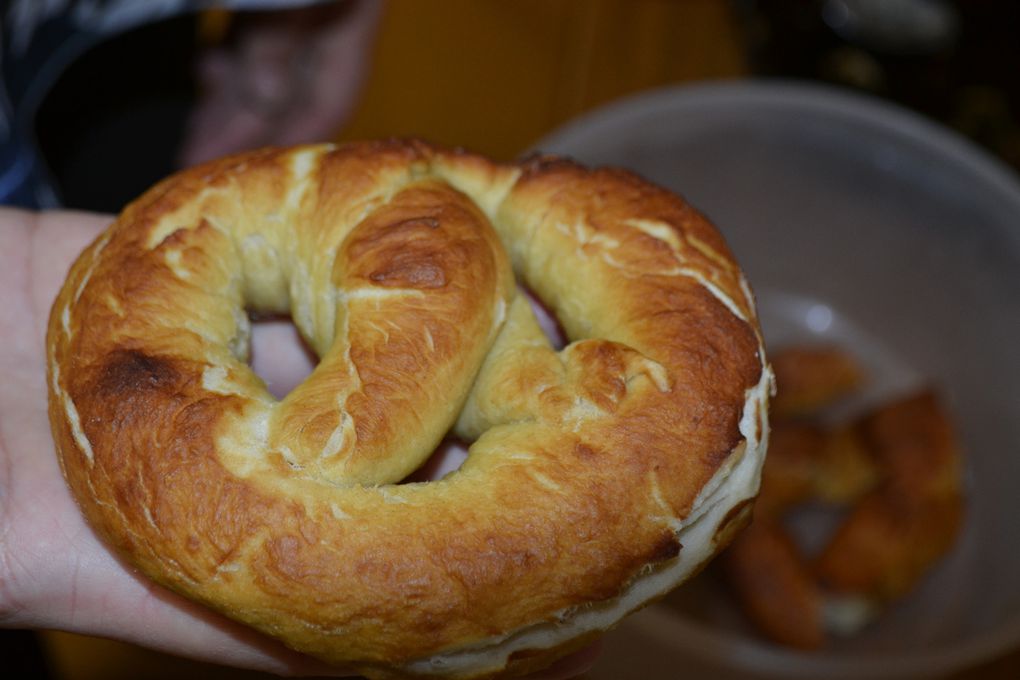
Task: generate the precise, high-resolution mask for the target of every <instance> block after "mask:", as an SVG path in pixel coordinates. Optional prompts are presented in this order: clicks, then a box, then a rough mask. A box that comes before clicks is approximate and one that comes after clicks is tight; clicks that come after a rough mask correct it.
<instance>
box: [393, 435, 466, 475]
mask: <svg viewBox="0 0 1020 680" xmlns="http://www.w3.org/2000/svg"><path fill="white" fill-rule="evenodd" d="M470 445H471V442H467V441H464V440H463V439H458V438H457V437H453V436H447V437H446V438H445V439H443V441H441V442H440V443H439V446H437V447H436V450H435V451H433V452H432V454H431V455H430V456H429V457H428V459H427V460H426V461H425V462H424V463H423V464H422V466H421V467H419V468H418V469H417V470H415V471H414V472H412V473H411V474H410V475H408V476H407V477H406V478H404V479H403V480H402V482H401V483H402V484H411V483H414V482H430V481H433V480H436V479H442V478H443V477H445V476H446V475H448V474H450V473H451V472H454V471H456V470H459V469H460V466H461V465H463V464H464V461H465V460H467V457H468V447H469V446H470Z"/></svg>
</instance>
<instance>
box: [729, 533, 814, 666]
mask: <svg viewBox="0 0 1020 680" xmlns="http://www.w3.org/2000/svg"><path fill="white" fill-rule="evenodd" d="M722 563H723V568H724V569H725V571H726V575H727V577H728V579H729V582H730V584H731V585H732V587H733V588H734V590H735V591H736V593H737V596H738V598H739V600H740V602H741V604H742V606H743V608H744V611H745V612H746V613H747V616H748V618H750V619H751V621H753V622H754V624H755V625H756V626H757V627H758V628H759V629H760V630H761V631H762V632H763V633H765V634H766V635H768V636H769V637H770V638H772V639H773V640H774V641H776V642H778V643H780V644H784V645H788V646H791V647H797V648H799V649H817V648H819V647H821V646H822V645H823V644H824V643H825V639H826V635H825V627H824V623H823V599H822V593H821V590H820V589H819V587H818V585H817V583H816V581H815V575H814V574H812V573H811V569H810V567H809V566H808V565H807V564H806V563H805V562H804V559H803V557H802V556H801V555H800V551H799V550H798V548H797V545H796V544H795V543H794V541H793V539H792V538H791V537H790V536H789V535H788V534H787V533H786V531H785V530H784V529H783V527H782V525H781V524H779V523H778V522H776V521H773V520H769V519H760V520H757V519H756V520H755V521H754V522H752V523H751V525H750V526H749V527H748V528H747V529H745V530H744V531H743V532H741V533H740V535H739V536H737V538H736V540H734V541H733V543H732V544H731V545H730V547H729V548H728V549H727V550H726V552H725V553H723V555H722Z"/></svg>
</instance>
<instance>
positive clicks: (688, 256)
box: [47, 140, 772, 677]
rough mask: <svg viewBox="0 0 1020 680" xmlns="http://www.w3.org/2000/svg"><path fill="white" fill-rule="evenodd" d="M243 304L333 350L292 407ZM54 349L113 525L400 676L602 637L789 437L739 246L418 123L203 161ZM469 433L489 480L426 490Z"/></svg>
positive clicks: (261, 611)
mask: <svg viewBox="0 0 1020 680" xmlns="http://www.w3.org/2000/svg"><path fill="white" fill-rule="evenodd" d="M515 276H516V277H517V278H519V279H520V280H521V281H522V282H523V284H525V285H526V286H528V287H530V288H531V289H532V290H534V291H535V293H536V294H537V295H538V297H539V298H540V299H541V300H542V301H543V302H544V303H545V304H547V305H548V306H549V307H550V308H551V310H552V311H553V312H554V314H555V315H556V317H557V318H558V320H559V321H560V322H561V324H562V325H563V327H564V329H565V331H566V334H567V336H568V338H569V340H570V342H569V344H567V346H566V347H564V348H563V349H562V350H559V351H558V350H557V349H555V348H554V347H552V346H551V345H550V343H549V341H548V340H547V339H546V337H545V336H544V335H543V334H542V332H541V330H540V329H539V327H538V324H537V323H536V321H535V318H534V315H533V313H532V311H531V309H530V307H529V305H528V303H527V301H526V297H525V296H524V295H522V294H520V293H519V291H518V287H517V285H516V284H515ZM246 310H250V311H253V312H260V313H261V312H269V313H289V314H290V315H291V316H292V318H293V321H294V324H295V325H296V326H297V328H298V329H299V330H300V332H301V333H302V335H303V336H304V337H305V338H306V339H307V341H308V343H309V344H310V345H311V347H312V348H314V350H315V351H316V353H317V354H318V355H319V357H320V362H319V364H318V366H317V367H316V368H315V370H314V371H313V372H312V373H311V375H310V376H309V377H308V378H307V379H306V380H305V381H304V382H303V383H302V384H301V385H299V386H298V387H296V388H295V389H294V390H293V391H292V392H291V393H290V394H288V395H286V397H284V398H283V399H281V400H277V399H274V398H273V397H271V396H270V394H269V393H268V391H267V389H266V386H265V385H264V384H263V382H262V381H261V379H260V378H259V377H258V376H257V375H256V374H255V373H254V372H253V371H252V369H251V368H250V367H249V365H248V364H247V352H248V345H249V333H250V329H249V317H248V315H247V314H246ZM47 342H48V352H49V354H48V356H49V391H50V416H51V422H52V426H53V433H54V437H55V441H56V445H57V449H58V452H59V456H60V460H61V464H62V467H63V470H64V474H65V476H66V478H67V481H68V483H69V485H70V488H71V489H72V491H73V493H74V496H75V497H76V498H77V500H78V503H79V504H80V506H81V509H82V511H83V512H84V514H85V515H86V517H87V519H88V520H89V522H90V523H91V525H92V526H93V527H94V528H95V530H96V531H97V532H98V534H99V535H100V536H101V537H102V538H103V539H105V540H106V541H107V542H108V543H109V544H110V545H111V546H112V547H113V548H114V549H115V550H116V551H117V552H118V553H119V554H120V555H122V556H123V557H124V559H126V560H127V561H128V562H130V563H131V564H133V565H136V566H137V567H138V568H139V569H140V570H141V571H143V572H144V573H145V574H147V575H148V576H149V577H150V578H151V579H153V580H154V581H156V582H158V583H160V584H162V585H163V586H166V587H168V588H170V589H172V590H174V591H176V592H178V593H181V594H183V595H185V596H186V597H189V598H192V599H194V600H197V601H198V602H201V603H204V604H205V605H208V606H209V607H211V608H213V609H215V610H217V611H219V612H221V613H223V614H225V615H227V616H229V617H231V618H233V619H236V620H238V621H241V622H243V623H246V624H248V625H250V626H253V627H254V628H256V629H258V630H260V631H263V632H264V633H267V634H269V635H271V636H274V637H276V638H278V639H280V640H282V641H283V642H284V643H285V644H286V645H288V646H290V647H292V648H293V649H296V650H299V651H301V652H305V653H308V654H311V655H314V656H315V657H318V658H320V659H322V660H324V661H326V662H328V663H330V664H334V665H336V666H337V667H339V668H341V669H348V670H352V671H357V672H360V673H363V674H365V675H368V676H371V677H476V676H483V675H492V674H499V673H502V674H506V675H516V674H522V673H526V672H530V671H532V670H534V669H536V668H540V667H543V666H545V665H548V664H550V663H551V662H553V661H554V660H555V659H557V658H559V657H561V656H563V655H565V654H567V653H569V652H570V651H573V650H575V649H577V648H579V647H580V646H582V645H584V644H585V643H587V642H588V641H590V640H591V639H592V638H593V637H595V636H597V635H598V634H599V633H600V632H602V631H604V630H606V629H608V628H610V627H612V626H613V625H614V624H615V623H616V622H618V621H619V620H620V619H621V618H622V617H623V616H625V615H626V614H627V613H629V612H631V611H633V610H635V609H637V608H638V607H640V606H642V605H643V604H645V603H646V602H648V601H650V600H652V599H654V598H656V597H659V596H660V595H662V594H664V593H665V592H666V591H668V590H669V589H671V588H672V587H674V586H675V585H677V584H678V583H680V582H681V581H683V580H684V579H685V578H687V577H688V576H689V575H691V574H692V573H693V572H694V571H695V570H696V569H698V568H699V567H700V566H701V565H702V564H703V563H705V562H706V561H707V560H709V559H710V558H711V557H712V556H713V555H714V554H715V553H716V552H717V551H718V550H720V549H721V548H722V547H723V546H724V545H725V544H726V543H727V542H728V541H729V539H730V538H731V537H732V535H733V534H734V532H736V531H737V530H738V529H739V528H741V527H742V526H743V524H744V523H745V522H746V520H747V516H748V513H749V506H750V502H751V500H752V499H753V497H754V495H755V493H756V490H757V484H758V479H759V473H760V467H761V464H762V461H763V456H764V450H765V445H766V440H767V428H768V424H767V400H768V396H769V391H770V389H771V380H772V377H771V371H770V369H769V368H768V365H767V362H766V359H765V354H764V350H763V346H762V341H761V335H760V332H759V328H758V323H757V319H756V316H755V310H754V305H753V298H752V296H751V293H750V290H749V288H748V286H747V284H746V282H745V281H744V278H743V276H742V274H741V272H740V270H739V269H738V267H737V265H736V264H735V262H734V260H733V258H732V256H731V255H730V253H729V251H728V249H727V247H726V245H725V243H724V242H723V240H722V238H721V237H720V235H719V234H718V233H717V232H716V231H715V229H714V228H713V227H712V226H711V225H710V224H709V223H708V221H707V220H706V219H705V218H703V217H702V216H701V215H700V214H698V213H697V212H696V211H694V210H693V209H692V208H690V207H689V206H688V205H687V204H686V203H684V202H683V201H682V200H681V199H679V198H678V197H676V196H674V195H672V194H670V193H669V192H667V191H665V190H663V189H660V188H658V187H655V186H653V185H651V184H649V183H647V182H645V181H644V180H642V179H640V178H638V177H637V176H635V175H633V174H630V173H627V172H624V171H620V170H612V169H599V170H588V169H585V168H583V167H581V166H579V165H577V164H575V163H573V162H570V161H567V160H563V159H556V158H551V157H536V158H532V159H529V160H527V161H524V162H522V163H519V164H497V163H494V162H491V161H489V160H487V159H484V158H482V157H480V156H477V155H473V154H470V153H467V152H464V151H454V150H448V149H442V148H439V147H435V146H431V145H428V144H426V143H423V142H419V141H414V140H390V141H384V142H374V143H358V144H350V145H346V146H339V147H335V146H331V145H322V146H307V147H299V148H294V149H268V150H261V151H256V152H250V153H247V154H243V155H239V156H234V157H230V158H227V159H223V160H219V161H215V162H212V163H209V164H206V165H203V166H199V167H197V168H193V169H190V170H187V171H184V172H182V173H180V174H178V175H175V176H173V177H171V178H169V179H167V180H165V181H164V182H162V183H161V184H158V185H156V186H155V187H154V188H152V189H151V190H150V191H149V192H147V193H146V194H145V195H143V196H142V197H141V198H140V199H138V200H137V201H136V202H134V203H133V204H131V205H130V206H128V207H127V208H126V209H125V210H124V212H123V213H122V214H121V215H120V216H119V218H118V219H117V220H116V221H115V222H114V223H113V224H112V225H111V226H110V227H109V228H108V229H107V230H106V231H105V232H104V233H103V234H102V235H101V236H100V237H99V238H98V239H97V240H96V241H95V242H94V243H93V244H92V245H91V246H90V247H89V248H88V249H87V250H86V251H85V252H84V253H83V254H82V255H81V257H80V258H79V259H78V261H77V262H76V264H75V265H74V266H73V268H72V269H71V271H70V274H69V275H68V278H67V281H66V283H65V285H64V287H63V289H62V291H61V292H60V295H59V297H58V298H57V300H56V302H55V304H54V306H53V310H52V313H51V318H50V325H49V331H48V339H47ZM451 430H452V432H453V433H455V434H456V435H457V436H459V437H462V438H465V439H467V440H469V441H471V442H473V443H472V445H471V447H470V452H469V456H468V458H467V460H466V462H465V463H464V464H463V465H462V466H461V468H460V469H459V470H456V471H454V472H452V473H450V474H448V475H447V476H445V477H444V478H442V479H440V480H435V481H431V482H423V483H403V484H401V483H400V482H401V480H402V479H403V478H404V477H405V476H407V475H408V474H409V473H411V472H412V471H413V470H415V469H416V468H417V467H419V466H420V465H421V464H422V462H423V461H424V460H425V459H426V458H427V457H428V456H429V454H430V453H431V452H432V451H433V449H434V448H435V447H436V445H437V443H438V442H439V441H440V440H441V439H442V438H443V436H444V435H445V434H446V433H447V432H449V431H451Z"/></svg>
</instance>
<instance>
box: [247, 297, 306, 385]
mask: <svg viewBox="0 0 1020 680" xmlns="http://www.w3.org/2000/svg"><path fill="white" fill-rule="evenodd" d="M247 314H248V318H249V320H250V321H251V347H250V350H249V354H248V365H249V366H251V368H252V370H253V371H255V373H256V374H257V375H258V376H259V377H260V378H262V380H263V382H265V384H266V388H267V389H268V390H269V393H270V394H272V395H273V396H274V397H276V398H277V399H283V398H284V397H285V396H287V395H288V394H289V393H290V391H291V390H293V389H294V388H295V387H297V386H298V385H300V384H301V383H302V382H303V381H304V379H305V378H307V377H308V376H309V374H311V372H312V371H313V370H314V369H315V367H316V366H317V365H318V363H319V357H318V356H316V354H315V351H314V350H312V348H311V346H310V345H309V344H308V342H307V341H306V340H305V339H304V337H303V336H302V335H301V333H300V332H299V331H298V329H297V326H295V325H294V321H293V320H292V319H291V317H290V316H289V315H283V314H273V315H265V314H259V313H255V312H251V311H248V312H247Z"/></svg>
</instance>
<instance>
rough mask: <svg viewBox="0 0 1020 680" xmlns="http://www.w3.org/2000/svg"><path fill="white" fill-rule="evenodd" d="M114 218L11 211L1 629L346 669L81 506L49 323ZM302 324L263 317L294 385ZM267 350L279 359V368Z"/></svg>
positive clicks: (226, 660)
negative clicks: (133, 547)
mask: <svg viewBox="0 0 1020 680" xmlns="http://www.w3.org/2000/svg"><path fill="white" fill-rule="evenodd" d="M110 219H111V218H109V217H104V216H99V215H89V214H82V213H49V214H33V213H27V212H19V211H13V210H7V209H0V291H3V293H2V296H3V297H2V304H0V339H2V343H3V347H4V351H3V352H0V376H3V380H0V626H2V627H12V628H13V627H17V628H55V629H61V630H68V631H73V632H80V633H86V634H90V635H99V636H104V637H110V638H116V639H119V640H124V641H127V642H132V643H135V644H139V645H142V646H145V647H150V648H153V649H158V650H161V651H165V652H169V653H172V654H177V655H180V656H187V657H191V658H195V659H200V660H206V661H213V662H215V663H219V664H226V665H231V666H237V667H241V668H252V669H258V670H263V671H269V672H273V673H277V674H286V675H310V674H330V673H331V672H333V673H334V674H335V671H331V669H330V668H328V667H326V666H324V665H323V664H322V663H320V662H318V661H315V660H314V659H311V658H309V657H307V656H304V655H301V654H298V653H296V652H293V651H291V650H288V649H286V648H285V647H283V646H282V645H281V644H279V643H277V642H275V641H273V640H270V639H269V638H266V637H264V636H262V635H260V634H259V633H257V632H255V631H253V630H251V629H249V628H246V627H244V626H241V625H239V624H236V623H234V622H232V621H229V620H227V619H226V618H224V617H222V616H219V615H217V614H215V613H213V612H211V611H210V610H208V609H205V608H203V607H201V606H199V605H196V604H194V603H192V602H189V601H188V600H185V599H184V598H182V597H179V596H177V595H175V594H173V593H171V592H169V591H167V590H164V589H163V588H160V587H159V586H157V585H155V584H152V583H150V582H149V581H147V580H146V579H145V578H144V577H143V576H141V575H140V574H138V573H136V572H134V571H133V570H132V569H130V568H129V567H128V566H126V565H125V564H123V563H122V562H121V561H119V560H118V559H117V558H116V557H114V556H113V555H112V554H111V553H110V552H109V550H107V549H106V547H105V546H104V545H103V544H102V543H101V542H100V541H99V540H98V538H97V537H96V536H95V535H94V534H93V533H92V531H91V530H90V529H89V527H88V526H87V525H86V524H85V521H84V520H83V519H82V516H81V514H80V513H79V512H78V508H77V506H76V505H75V503H74V500H73V499H72V497H71V494H70V492H69V491H68V489H67V486H66V485H65V483H64V479H63V477H62V476H61V473H60V468H59V465H58V463H57V458H56V454H55V452H54V450H53V442H52V439H51V436H50V425H49V420H48V418H47V414H46V400H47V396H46V357H45V352H44V348H45V336H46V323H47V317H48V315H49V310H50V306H51V304H52V302H53V299H54V298H55V297H56V294H57V291H58V290H59V288H60V286H61V284H62V283H63V280H64V276H65V274H66V272H67V270H68V268H69V267H70V264H71V262H72V261H73V260H74V258H75V257H77V255H78V253H79V252H81V250H83V249H84V248H85V246H86V245H88V243H89V242H90V241H91V240H92V239H93V238H94V237H95V236H96V235H97V234H98V233H99V231H100V230H101V229H102V228H103V227H104V226H106V224H108V223H109V221H110ZM291 328H292V327H291V326H290V325H289V324H285V325H280V324H278V325H276V326H271V327H269V328H267V329H265V330H260V329H259V327H258V325H256V334H255V337H254V338H253V342H254V343H255V349H254V352H253V354H254V356H255V357H256V365H255V369H256V371H258V372H259V373H260V374H261V375H263V376H266V377H267V379H270V380H275V381H278V385H277V387H281V386H282V388H283V389H284V391H285V390H286V389H287V388H286V386H287V385H292V384H295V383H296V382H297V381H298V380H300V379H301V377H302V376H303V375H304V374H305V373H307V371H308V370H309V367H310V363H309V358H308V356H307V354H306V353H305V351H304V350H303V348H302V346H301V344H300V343H299V342H298V340H297V337H296V335H295V334H294V332H293V331H292V330H291ZM269 345H272V347H269ZM260 348H262V350H263V351H260ZM259 355H262V356H264V357H269V356H271V357H273V373H272V375H271V376H270V375H269V374H268V371H269V367H268V366H267V367H265V368H263V367H260V366H259V364H258V363H257V361H258V360H257V357H258V356H259ZM267 363H268V362H267ZM439 467H442V466H439ZM596 654H597V651H596V650H595V648H588V649H586V650H583V651H582V652H579V653H577V654H575V655H573V656H571V657H568V658H566V659H564V660H562V661H561V662H560V663H558V664H557V665H556V667H554V668H553V669H550V670H549V671H546V672H544V673H543V674H541V675H540V676H537V677H541V678H546V679H548V680H553V679H555V678H567V677H571V676H572V675H575V674H577V673H580V672H582V671H583V670H585V669H586V668H588V667H589V666H590V665H591V664H592V663H593V662H594V658H595V655H596Z"/></svg>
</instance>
